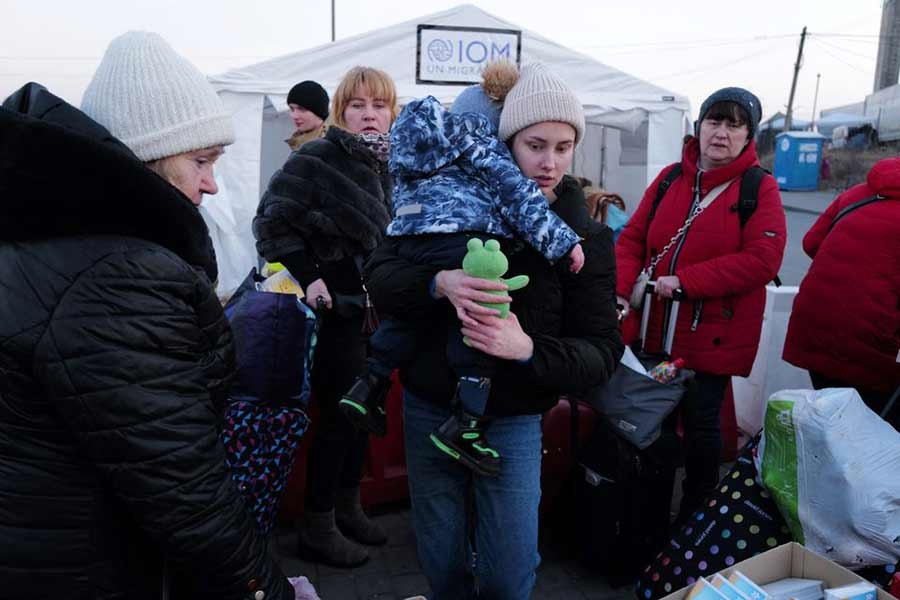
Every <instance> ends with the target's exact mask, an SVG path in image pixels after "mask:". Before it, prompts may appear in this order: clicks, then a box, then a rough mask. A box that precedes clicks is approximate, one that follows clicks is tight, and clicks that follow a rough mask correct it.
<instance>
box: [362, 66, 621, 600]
mask: <svg viewBox="0 0 900 600" xmlns="http://www.w3.org/2000/svg"><path fill="white" fill-rule="evenodd" d="M499 132H500V136H501V138H502V139H503V140H504V141H506V142H507V143H508V144H509V145H510V147H511V150H512V153H513V157H514V158H515V159H516V162H517V163H518V165H519V167H520V168H521V169H522V172H523V173H524V174H525V175H526V176H527V177H530V178H532V179H534V180H535V181H536V182H537V183H538V186H539V187H540V188H541V191H542V192H543V193H544V196H545V197H546V198H547V200H548V202H550V203H551V210H552V211H553V212H554V213H556V214H557V216H559V217H560V218H562V220H563V221H565V222H566V224H567V225H569V226H570V227H571V228H572V229H574V230H575V232H576V233H577V234H579V235H580V236H581V237H582V238H583V239H584V241H583V242H582V245H583V249H584V254H585V262H584V267H583V269H582V270H581V271H580V272H579V273H578V274H574V273H570V272H569V270H568V268H567V266H566V265H565V264H561V263H557V264H556V265H555V266H554V265H550V264H549V263H548V262H547V261H546V260H545V259H544V258H543V257H542V256H541V255H540V254H538V253H537V252H536V251H534V250H533V249H532V248H531V247H530V246H527V245H525V244H520V245H519V247H518V248H517V247H516V246H515V245H511V247H510V248H508V249H507V248H504V251H505V252H506V253H507V254H508V258H509V270H508V272H509V273H512V274H515V275H519V274H526V275H528V276H529V277H530V279H531V281H530V283H529V284H528V286H527V287H525V288H524V289H522V290H519V291H516V292H514V293H513V299H514V301H513V302H512V304H511V309H510V312H509V317H508V318H506V319H500V318H499V317H497V316H495V313H494V312H493V311H491V310H489V309H485V308H484V307H481V306H480V305H478V304H476V303H477V302H498V301H499V302H503V301H504V298H505V299H506V301H509V296H502V295H501V296H497V295H492V294H489V293H487V292H486V290H499V291H503V290H505V286H503V285H502V284H501V285H498V284H496V283H492V282H489V281H485V280H481V279H475V278H470V277H466V276H465V274H464V273H463V272H462V270H461V269H457V270H449V271H448V270H442V271H438V270H436V269H434V268H430V267H428V266H423V265H413V264H410V263H408V262H404V261H403V260H402V259H401V258H400V256H399V255H398V253H397V246H396V245H395V243H394V242H393V241H392V239H391V238H388V239H387V240H386V241H385V242H384V243H383V244H382V246H380V247H379V249H378V250H377V251H376V252H375V254H374V255H373V257H372V258H371V259H370V261H369V263H368V264H367V275H368V278H367V288H368V290H369V292H370V294H371V295H372V299H373V301H374V302H375V305H376V306H378V307H379V310H380V311H382V312H384V313H386V314H397V315H407V316H408V318H410V319H413V318H416V317H424V318H429V319H431V327H430V329H429V331H430V332H431V335H430V336H429V339H428V340H427V345H426V343H423V345H422V347H421V348H420V349H419V353H418V355H417V357H416V359H415V361H414V362H413V363H412V364H411V365H410V366H409V367H408V368H405V369H404V368H401V370H400V377H401V380H402V381H403V384H404V407H403V410H404V419H403V423H404V433H405V442H406V444H405V448H406V464H407V470H408V475H409V485H410V495H411V498H412V516H413V526H414V528H415V531H416V542H417V544H418V553H419V560H420V562H421V564H422V569H423V571H424V572H425V575H426V576H427V577H428V580H429V584H430V587H431V590H432V593H433V595H432V596H431V597H432V598H433V600H443V599H451V598H452V599H456V598H476V597H479V595H480V597H483V598H502V599H510V600H526V599H527V598H529V596H530V594H531V591H532V589H533V587H534V584H535V580H536V575H535V570H536V569H537V566H538V563H539V562H540V556H539V555H538V550H537V541H538V505H539V503H540V498H541V487H540V476H541V415H542V414H543V413H544V412H546V411H547V410H549V409H550V408H552V407H553V406H554V405H555V404H556V402H557V400H558V398H559V395H560V394H562V393H569V392H578V391H581V390H584V389H587V388H590V387H592V386H596V385H600V384H602V383H604V382H605V381H606V380H607V379H608V377H609V375H610V374H612V372H613V371H614V369H615V367H616V364H617V362H618V360H619V357H620V356H621V355H622V351H623V346H622V341H621V338H620V336H619V332H618V327H617V321H616V311H615V293H614V286H615V265H614V260H613V242H612V232H611V231H610V230H609V228H607V227H605V226H603V225H600V224H597V223H594V222H593V221H591V219H590V218H589V216H588V214H587V210H586V207H585V204H584V196H583V195H582V193H581V187H580V185H579V184H578V182H577V181H576V180H575V179H573V178H571V177H568V176H565V173H566V171H567V170H568V168H569V167H570V165H571V163H572V156H573V153H574V150H575V145H576V144H577V143H578V141H579V140H580V139H581V138H582V135H583V132H584V116H583V112H582V109H581V103H580V102H579V101H578V98H577V97H576V96H575V95H574V94H573V93H572V91H571V90H570V89H569V88H568V87H567V86H566V84H565V83H563V82H562V81H561V80H560V79H559V78H558V77H556V76H555V75H553V74H552V73H550V72H549V71H548V70H547V69H546V68H544V67H543V66H542V65H527V66H525V67H524V68H523V69H522V71H521V74H520V77H519V80H518V82H517V83H516V85H515V86H514V87H513V88H512V90H510V92H509V94H508V95H507V97H506V102H505V105H504V107H503V111H502V113H501V115H500V128H499ZM444 298H446V299H447V300H448V301H449V303H450V304H452V305H453V306H454V307H455V308H456V309H457V310H458V311H461V313H462V316H464V317H465V318H464V319H463V327H462V332H463V334H464V335H465V336H467V337H468V338H469V339H470V340H472V344H473V345H474V346H475V347H477V348H478V349H479V350H482V351H483V352H486V353H487V354H490V355H492V356H494V357H497V358H499V359H502V360H499V361H497V362H498V363H499V364H498V365H497V369H496V372H495V374H494V377H493V379H492V385H491V393H490V396H489V398H488V402H487V407H486V410H485V414H486V415H488V416H489V417H492V419H491V421H490V428H489V429H488V431H489V434H490V436H491V443H492V445H493V448H495V449H496V450H497V451H498V452H499V453H500V454H501V455H502V456H503V469H502V473H501V474H500V476H499V477H497V478H489V477H481V476H478V475H473V474H472V472H471V471H469V470H468V469H465V468H463V467H461V466H460V465H458V464H455V463H454V462H452V461H448V460H446V457H445V455H443V454H442V453H441V452H440V451H438V450H436V449H435V448H434V446H433V445H432V444H431V442H430V441H429V439H428V433H429V432H430V431H431V430H433V429H434V428H435V427H437V426H439V425H440V424H441V423H442V422H443V421H444V420H446V419H447V417H448V416H449V415H450V414H451V410H452V407H451V399H452V398H453V395H454V384H455V379H454V378H453V376H452V371H451V369H450V368H449V367H448V364H447V358H446V352H445V346H446V339H445V337H444V336H441V335H435V334H434V332H435V331H443V330H444V328H443V327H441V326H440V320H441V319H456V318H457V317H456V315H455V314H454V313H453V312H452V311H450V310H443V311H437V310H435V306H436V304H435V299H439V300H442V299H444ZM442 304H444V305H447V303H446V302H443V301H442ZM437 306H440V304H438V305H437ZM470 487H472V488H474V538H473V539H474V548H472V547H471V545H470V544H469V536H468V532H469V531H470V529H469V523H468V519H469V518H470V517H471V516H472V515H473V513H469V512H467V510H466V504H467V503H466V498H467V497H468V490H469V489H470ZM473 549H474V550H475V551H476V552H477V561H475V572H473V570H472V566H471V565H472V563H473V556H472V553H471V551H472V550H473ZM476 578H477V581H478V590H477V593H476V590H475V579H476Z"/></svg>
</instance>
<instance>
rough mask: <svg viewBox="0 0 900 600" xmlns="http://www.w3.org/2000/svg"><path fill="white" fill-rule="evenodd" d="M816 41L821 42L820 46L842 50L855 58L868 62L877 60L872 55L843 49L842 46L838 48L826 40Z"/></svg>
mask: <svg viewBox="0 0 900 600" xmlns="http://www.w3.org/2000/svg"><path fill="white" fill-rule="evenodd" d="M816 41H817V42H819V43H820V44H825V45H826V46H830V47H831V48H834V49H835V50H840V51H841V52H846V53H847V54H852V55H853V56H858V57H860V58H864V59H866V60H875V58H876V57H875V56H872V55H871V54H861V53H859V52H854V51H853V50H848V49H847V48H842V47H841V46H838V45H837V44H832V43H831V42H827V41H825V40H816Z"/></svg>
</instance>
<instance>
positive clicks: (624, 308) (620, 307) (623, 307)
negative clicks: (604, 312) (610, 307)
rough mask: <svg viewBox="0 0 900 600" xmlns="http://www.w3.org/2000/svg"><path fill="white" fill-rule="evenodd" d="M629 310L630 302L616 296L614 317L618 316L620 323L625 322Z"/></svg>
mask: <svg viewBox="0 0 900 600" xmlns="http://www.w3.org/2000/svg"><path fill="white" fill-rule="evenodd" d="M630 310H631V301H630V300H628V299H627V298H623V297H622V296H616V315H618V317H619V322H620V323H621V322H622V321H624V320H625V317H627V316H628V312H629V311H630Z"/></svg>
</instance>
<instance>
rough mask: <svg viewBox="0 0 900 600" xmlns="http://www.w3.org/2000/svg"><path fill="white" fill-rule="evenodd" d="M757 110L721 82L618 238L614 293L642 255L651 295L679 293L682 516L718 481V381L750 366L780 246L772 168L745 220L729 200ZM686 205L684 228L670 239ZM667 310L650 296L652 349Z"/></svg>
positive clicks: (751, 156)
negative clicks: (675, 158) (686, 380)
mask: <svg viewBox="0 0 900 600" xmlns="http://www.w3.org/2000/svg"><path fill="white" fill-rule="evenodd" d="M761 114H762V108H761V106H760V103H759V99H758V98H757V97H756V96H755V95H753V94H752V93H751V92H749V91H747V90H745V89H742V88H736V87H732V88H724V89H721V90H719V91H717V92H715V93H714V94H712V95H711V96H709V97H708V98H707V99H706V100H704V102H703V104H702V106H701V107H700V116H699V119H698V120H697V124H696V126H695V127H696V131H695V133H696V135H697V137H695V138H692V139H690V140H689V141H688V142H687V143H686V144H685V146H684V149H683V151H682V158H681V163H680V166H681V173H680V175H679V176H678V177H677V178H676V179H675V180H674V181H673V182H672V183H671V185H670V186H669V188H668V189H667V190H666V191H665V195H664V196H663V197H662V199H661V201H660V203H659V205H658V207H657V208H656V211H655V215H653V216H652V217H651V210H652V208H653V204H654V200H655V198H656V194H657V189H658V187H659V185H660V183H661V182H662V181H663V180H664V179H665V178H666V176H667V175H668V174H669V172H670V171H671V170H672V169H673V168H674V167H675V165H671V166H669V167H667V168H665V169H663V170H662V171H661V172H660V174H659V175H658V176H657V178H656V180H654V182H653V183H652V184H651V185H650V187H649V188H648V189H647V191H646V192H645V193H644V197H643V199H642V200H641V203H640V205H639V206H638V207H637V210H635V212H634V214H633V215H632V216H631V219H629V221H628V223H627V224H626V225H625V228H624V229H623V231H622V233H621V235H620V236H619V238H618V240H617V242H616V265H617V269H618V284H617V290H618V291H617V293H618V295H619V300H618V303H619V305H620V306H623V307H625V310H626V312H627V307H628V304H629V303H628V300H627V298H629V297H630V296H631V292H632V288H633V287H634V285H635V281H636V280H637V278H638V274H639V273H640V272H641V270H642V269H645V268H648V267H649V266H650V265H651V262H652V263H655V268H654V269H653V274H652V278H653V279H655V280H656V291H657V294H658V295H659V297H660V299H661V300H667V299H669V298H671V297H672V293H673V292H674V291H675V290H677V289H681V290H683V291H684V293H685V295H686V298H687V299H686V300H685V301H683V302H682V306H681V310H680V312H679V313H678V321H677V323H676V326H675V337H674V345H673V347H672V356H673V358H682V359H684V361H685V366H686V367H687V368H689V369H692V370H694V371H695V372H696V377H695V379H694V381H693V384H692V386H691V387H690V389H689V390H688V393H687V394H686V395H685V398H684V399H683V400H682V402H681V411H682V413H681V414H682V423H683V424H684V453H685V457H684V460H685V474H686V476H685V480H684V484H683V490H684V495H683V496H682V500H681V507H680V510H679V513H678V518H677V520H676V523H681V522H683V521H685V520H687V518H688V517H690V515H691V514H692V513H693V511H694V510H695V509H696V508H697V507H698V506H699V505H700V503H701V502H702V501H703V499H704V498H705V497H706V496H707V495H708V494H709V492H711V491H712V490H713V489H714V488H715V486H716V484H717V483H718V480H719V455H720V453H721V450H722V435H721V432H720V430H719V409H720V407H721V405H722V401H723V399H724V397H725V388H726V386H727V385H728V381H729V379H730V378H731V377H732V376H733V375H738V376H745V377H746V376H747V375H749V373H750V369H751V367H752V366H753V359H754V357H755V356H756V351H757V347H758V346H759V338H760V331H761V328H762V318H763V309H764V308H765V302H766V290H765V288H766V284H767V283H768V282H769V281H771V280H772V279H773V278H774V277H775V275H776V274H777V273H778V268H779V267H780V266H781V260H782V256H783V254H784V246H785V242H786V228H785V218H784V210H783V209H782V207H781V196H780V195H779V193H778V185H777V184H776V182H775V179H774V178H773V177H772V176H771V175H768V174H766V175H765V177H764V178H763V179H762V182H761V184H760V187H759V195H758V198H757V206H756V209H755V210H754V212H753V214H752V215H751V216H750V218H749V220H748V221H747V222H746V224H744V225H743V226H742V225H741V222H740V216H739V213H738V211H737V202H738V197H739V193H740V187H741V178H742V176H743V174H744V173H745V172H746V171H748V170H749V169H751V168H753V167H756V166H758V165H759V158H758V156H757V154H756V146H755V144H754V142H753V134H754V133H755V131H756V128H757V125H758V124H759V120H760V115H761ZM715 188H719V189H718V190H717V191H721V193H720V194H719V195H718V196H717V197H716V196H713V197H712V198H714V200H713V202H712V203H711V204H709V206H708V207H706V208H705V209H703V208H702V207H701V206H700V203H701V202H702V201H703V200H704V198H705V197H706V196H707V195H708V194H709V193H710V191H711V190H713V189H715ZM695 213H696V217H695V220H694V221H693V222H692V223H691V224H690V226H689V227H688V229H687V231H686V233H685V234H684V236H683V237H681V239H679V240H677V241H675V242H674V243H670V242H672V240H673V239H675V237H676V235H677V233H676V232H678V231H679V229H680V228H682V227H683V226H684V224H685V222H686V220H687V218H688V216H689V215H692V214H695ZM667 247H668V249H666V248H667ZM638 312H639V311H634V312H633V313H632V314H631V315H630V317H629V319H630V320H629V321H628V322H627V323H625V324H623V326H624V327H625V328H626V329H630V330H631V331H634V330H636V329H637V328H636V327H634V322H635V321H636V320H637V319H638V318H639V315H638V314H637V313H638ZM667 313H668V302H664V301H663V302H654V303H653V306H652V309H651V313H650V321H649V326H648V333H647V339H646V340H645V342H646V348H647V350H648V351H651V352H657V351H660V350H661V349H662V339H661V338H662V335H663V333H662V332H663V329H664V318H665V317H664V315H665V314H667ZM628 338H629V336H626V341H631V340H630V339H628Z"/></svg>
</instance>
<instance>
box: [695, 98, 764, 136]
mask: <svg viewBox="0 0 900 600" xmlns="http://www.w3.org/2000/svg"><path fill="white" fill-rule="evenodd" d="M719 102H734V103H735V104H737V105H738V106H740V107H741V108H743V109H744V111H745V112H746V113H747V115H748V116H749V117H750V122H749V123H747V129H748V130H749V132H750V133H749V135H748V136H747V138H748V139H751V140H752V139H753V134H754V133H756V128H757V127H759V120H760V119H761V118H762V104H761V103H760V101H759V98H757V97H756V96H755V95H754V94H753V93H752V92H749V91H747V90H745V89H744V88H739V87H727V88H722V89H721V90H719V91H717V92H713V93H712V94H711V95H710V97H709V98H707V99H706V100H704V101H703V104H702V105H701V106H700V118H699V119H697V123H696V127H695V135H698V136H699V135H700V123H702V122H703V118H704V117H705V116H706V113H707V112H709V109H710V108H712V106H713V105H714V104H717V103H719Z"/></svg>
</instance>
